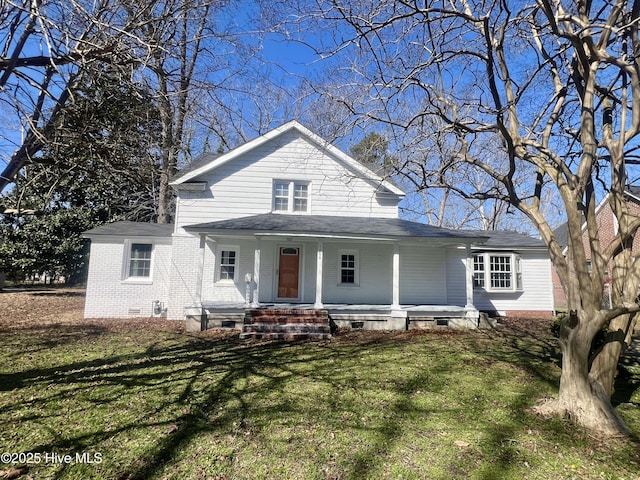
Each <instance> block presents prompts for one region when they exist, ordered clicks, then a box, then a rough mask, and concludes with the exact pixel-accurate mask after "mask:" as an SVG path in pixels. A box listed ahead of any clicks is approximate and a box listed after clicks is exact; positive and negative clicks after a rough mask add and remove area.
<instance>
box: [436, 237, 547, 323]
mask: <svg viewBox="0 0 640 480" xmlns="http://www.w3.org/2000/svg"><path fill="white" fill-rule="evenodd" d="M472 253H473V252H472ZM505 253H509V252H505ZM519 254H520V258H521V260H522V291H518V292H487V291H484V290H482V289H474V291H473V302H474V305H475V306H476V308H477V309H479V310H486V311H497V312H498V314H500V315H505V314H506V312H508V311H531V312H534V311H544V312H549V311H553V294H552V290H551V285H552V283H551V261H550V260H549V256H548V254H547V253H546V251H521V252H519ZM446 285H447V300H448V302H449V303H450V304H452V305H464V304H465V298H466V297H465V251H464V249H448V250H447V280H446Z"/></svg>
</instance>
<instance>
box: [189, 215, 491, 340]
mask: <svg viewBox="0 0 640 480" xmlns="http://www.w3.org/2000/svg"><path fill="white" fill-rule="evenodd" d="M185 230H187V231H189V232H190V233H191V234H192V235H197V236H198V237H199V239H200V253H199V259H200V261H199V265H198V275H197V285H196V291H195V292H194V293H195V295H194V297H195V302H194V303H193V304H192V305H191V306H190V307H188V308H187V309H185V316H186V317H187V318H188V319H190V320H188V323H190V324H191V325H192V327H193V328H194V329H195V328H196V327H197V326H198V325H200V328H211V327H226V326H231V325H237V324H240V319H241V318H243V315H244V313H245V312H246V310H247V309H279V310H309V311H311V310H316V311H320V310H322V311H326V312H328V315H329V317H330V319H331V321H332V322H333V324H335V325H337V326H339V327H343V326H344V327H352V328H367V329H378V330H401V329H407V328H414V327H416V326H427V325H434V326H436V325H437V326H440V325H447V326H455V327H467V328H475V327H477V324H478V316H479V312H478V310H477V309H476V308H475V306H474V303H473V260H472V253H471V245H472V244H475V243H481V242H482V241H485V240H486V238H482V237H480V238H479V237H477V236H475V235H470V234H468V233H465V232H458V231H451V230H446V229H441V228H436V227H432V226H429V225H424V224H417V223H415V222H408V221H404V220H398V219H361V218H350V217H318V216H298V217H293V216H286V215H274V214H265V215H258V216H255V217H247V218H244V219H234V220H228V221H220V222H213V223H210V224H200V225H194V226H191V227H186V228H185ZM200 328H198V329H200Z"/></svg>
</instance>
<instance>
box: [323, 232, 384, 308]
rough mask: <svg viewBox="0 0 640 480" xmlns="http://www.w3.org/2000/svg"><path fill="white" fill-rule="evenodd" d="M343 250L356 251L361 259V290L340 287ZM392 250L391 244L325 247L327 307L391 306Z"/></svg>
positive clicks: (355, 287) (325, 293) (358, 288)
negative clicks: (343, 304)
mask: <svg viewBox="0 0 640 480" xmlns="http://www.w3.org/2000/svg"><path fill="white" fill-rule="evenodd" d="M340 250H356V251H357V252H358V259H359V262H358V263H359V277H360V283H359V285H358V286H348V285H340V284H339V283H340V268H339V264H340V258H339V252H340ZM392 254H393V246H392V245H390V244H388V243H384V244H382V243H378V244H376V243H361V244H358V243H353V242H345V243H329V242H327V243H325V244H324V269H323V273H324V283H323V302H324V303H356V304H357V303H364V304H367V303H369V304H373V305H376V304H377V305H382V304H390V303H391V294H392V291H391V283H392V275H391V271H392V265H391V259H392Z"/></svg>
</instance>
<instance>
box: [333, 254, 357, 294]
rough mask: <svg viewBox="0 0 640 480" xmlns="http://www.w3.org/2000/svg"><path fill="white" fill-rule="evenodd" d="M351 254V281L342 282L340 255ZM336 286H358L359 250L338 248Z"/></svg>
mask: <svg viewBox="0 0 640 480" xmlns="http://www.w3.org/2000/svg"><path fill="white" fill-rule="evenodd" d="M343 255H353V257H354V272H353V277H354V278H353V283H342V256H343ZM338 286H339V287H342V288H349V287H359V286H360V252H359V251H358V250H354V249H344V250H338Z"/></svg>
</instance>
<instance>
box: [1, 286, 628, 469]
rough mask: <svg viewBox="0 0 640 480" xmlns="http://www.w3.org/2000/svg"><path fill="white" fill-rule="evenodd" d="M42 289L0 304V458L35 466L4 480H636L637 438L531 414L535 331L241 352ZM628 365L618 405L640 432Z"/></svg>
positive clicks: (224, 341) (542, 345) (537, 390)
mask: <svg viewBox="0 0 640 480" xmlns="http://www.w3.org/2000/svg"><path fill="white" fill-rule="evenodd" d="M38 295H41V294H36V293H32V292H26V293H21V294H13V293H0V307H2V306H4V307H5V308H4V310H3V311H4V312H5V313H3V314H0V315H2V317H1V318H0V335H1V338H2V349H0V450H1V451H2V452H6V453H14V455H13V457H14V458H13V459H16V460H25V462H20V461H18V462H16V463H4V464H0V478H1V477H2V473H3V472H4V473H5V474H8V472H13V473H11V474H15V475H18V474H19V473H18V472H20V473H22V476H21V478H29V477H31V478H34V479H58V478H60V479H91V478H95V479H123V480H124V479H143V478H144V479H146V478H157V479H164V478H166V479H174V478H175V479H262V478H264V479H380V478H393V479H400V478H402V479H451V478H458V479H466V478H476V479H501V478H505V479H506V478H510V479H564V478H567V479H568V478H575V479H638V478H640V447H639V445H638V444H637V443H634V441H632V440H623V439H618V440H614V441H611V440H608V441H606V442H605V441H601V440H599V439H597V438H593V437H591V436H590V435H589V434H588V433H586V432H583V431H580V430H578V429H576V428H575V427H573V426H571V425H570V424H569V423H568V422H566V421H563V420H544V419H541V418H538V417H536V416H533V415H532V414H530V413H529V408H530V407H531V406H533V405H535V403H536V401H537V400H538V399H540V398H542V397H545V396H550V395H554V393H555V392H556V389H557V383H558V375H559V368H558V364H557V363H558V357H557V349H556V346H555V342H554V340H553V339H552V338H551V337H550V336H549V335H548V334H547V333H546V331H547V329H546V328H540V324H539V323H536V324H527V323H526V322H519V323H517V324H514V325H512V326H510V327H503V328H501V329H499V330H492V331H478V332H452V331H446V330H445V331H439V332H435V333H413V332H397V333H365V332H353V333H345V334H342V335H340V336H338V337H335V338H334V339H332V340H331V341H326V342H322V343H299V344H291V343H242V342H240V341H239V340H238V339H237V336H236V335H231V334H215V333H206V334H199V335H187V334H184V333H183V332H182V330H181V328H179V325H178V324H176V323H174V322H166V321H164V322H163V321H150V320H146V321H144V320H135V321H132V320H128V321H123V320H100V321H91V322H85V321H82V320H81V307H82V297H81V294H79V293H77V292H71V293H68V294H64V293H63V294H62V295H60V293H57V292H53V293H51V294H49V293H45V294H42V295H41V296H38ZM25 299H26V300H25ZM15 302H23V304H26V305H29V308H30V310H29V312H27V313H25V312H24V311H23V310H19V309H16V308H13V309H12V308H11V307H10V306H8V305H10V304H15ZM65 302H67V303H65ZM51 305H55V306H53V307H52V306H51ZM64 305H67V307H64ZM47 306H48V307H47ZM36 307H39V308H36ZM23 308H24V307H23ZM38 311H39V312H40V314H38ZM7 312H9V313H7ZM63 312H67V313H63ZM529 326H536V327H537V328H536V329H532V328H526V331H523V330H522V329H521V328H522V327H529ZM629 371H630V372H632V373H631V374H629V375H627V376H625V378H624V382H625V385H624V386H625V387H626V388H620V392H621V393H619V395H618V397H617V399H616V400H617V401H618V402H621V405H620V406H619V410H620V412H621V414H622V415H623V417H624V418H625V420H626V422H627V424H628V425H629V426H630V427H631V428H632V429H633V431H634V432H636V433H640V392H639V391H638V390H637V388H635V387H634V386H637V383H634V382H637V381H638V376H634V374H633V372H634V371H636V372H637V370H634V368H631V367H630V368H629ZM20 454H28V455H20ZM76 454H77V455H78V456H77V457H76ZM64 455H69V457H64ZM83 455H84V456H83ZM13 459H11V460H13ZM28 460H30V463H28V464H26V467H27V468H21V467H23V466H25V463H26V461H28ZM89 461H91V463H89Z"/></svg>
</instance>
